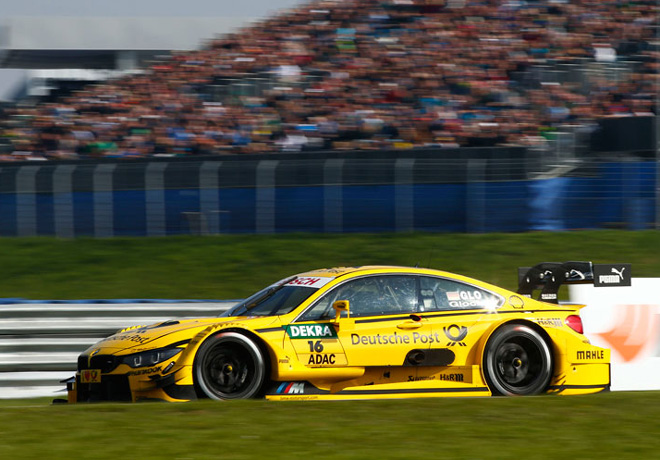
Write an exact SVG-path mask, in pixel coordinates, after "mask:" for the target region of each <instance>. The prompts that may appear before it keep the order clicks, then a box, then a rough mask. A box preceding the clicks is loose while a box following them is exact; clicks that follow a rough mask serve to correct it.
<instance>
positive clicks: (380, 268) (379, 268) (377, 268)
mask: <svg viewBox="0 0 660 460" xmlns="http://www.w3.org/2000/svg"><path fill="white" fill-rule="evenodd" d="M388 271H392V272H394V273H401V272H407V273H428V272H433V273H436V274H450V273H448V272H442V271H440V270H436V269H432V268H417V267H414V268H413V267H401V266H396V265H363V266H360V267H334V268H321V269H318V270H312V271H309V272H305V273H299V274H298V275H297V276H299V277H302V276H304V277H307V276H324V277H333V278H337V277H339V276H343V275H347V274H349V273H364V272H380V273H383V272H385V273H387V272H388ZM450 275H453V274H450Z"/></svg>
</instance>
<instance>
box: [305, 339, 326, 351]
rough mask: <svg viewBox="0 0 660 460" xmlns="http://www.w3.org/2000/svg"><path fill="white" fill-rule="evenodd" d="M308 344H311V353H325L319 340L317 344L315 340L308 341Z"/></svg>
mask: <svg viewBox="0 0 660 460" xmlns="http://www.w3.org/2000/svg"><path fill="white" fill-rule="evenodd" d="M307 343H308V344H309V351H310V352H312V351H315V352H317V353H321V352H322V351H323V344H322V343H321V341H320V340H317V341H316V342H314V341H313V340H308V341H307Z"/></svg>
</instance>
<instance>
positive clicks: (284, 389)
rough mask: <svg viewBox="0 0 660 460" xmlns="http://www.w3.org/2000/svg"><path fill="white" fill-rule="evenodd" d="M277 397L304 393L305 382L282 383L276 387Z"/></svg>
mask: <svg viewBox="0 0 660 460" xmlns="http://www.w3.org/2000/svg"><path fill="white" fill-rule="evenodd" d="M276 393H277V394H278V395H296V394H303V393H305V382H284V383H282V384H281V385H280V386H279V387H277V391H276Z"/></svg>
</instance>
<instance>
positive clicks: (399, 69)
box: [3, 0, 660, 160]
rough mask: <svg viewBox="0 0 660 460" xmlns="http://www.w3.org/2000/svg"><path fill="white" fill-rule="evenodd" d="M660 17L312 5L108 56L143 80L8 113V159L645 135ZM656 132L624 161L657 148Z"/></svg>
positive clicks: (541, 3)
mask: <svg viewBox="0 0 660 460" xmlns="http://www.w3.org/2000/svg"><path fill="white" fill-rule="evenodd" d="M656 8H657V6H656V2H655V0H653V1H651V0H639V1H633V2H618V1H612V0H608V1H603V0H599V1H596V0H578V1H572V2H564V1H550V0H538V1H534V0H529V1H526V2H513V1H486V0H453V1H444V0H424V1H422V0H406V1H401V0H385V1H381V0H361V1H357V0H349V1H342V2H338V1H331V0H317V1H314V2H310V3H307V4H304V5H303V6H300V7H298V8H295V9H292V10H289V11H287V12H284V13H282V14H279V15H276V16H273V17H270V18H268V19H266V20H264V21H262V22H260V23H256V24H255V25H253V26H252V27H249V28H246V29H243V30H241V31H240V32H239V33H237V34H234V35H228V36H224V37H222V38H215V39H213V40H211V41H209V42H207V44H206V45H205V46H204V47H202V48H201V49H198V50H195V51H189V52H176V53H174V54H173V55H171V56H169V57H168V58H167V59H164V60H162V61H161V62H157V63H148V62H146V60H144V59H142V58H141V54H139V53H138V52H137V51H138V50H137V49H133V50H130V51H129V50H127V49H123V50H121V51H118V50H119V47H118V46H114V47H113V48H114V52H113V54H112V56H113V57H112V58H108V59H107V61H108V62H110V61H112V62H114V63H115V69H117V68H119V70H126V69H128V68H130V69H133V68H135V66H136V65H140V64H145V63H146V64H147V66H146V67H141V68H142V72H140V73H131V74H129V75H126V76H124V77H121V78H119V79H113V80H109V81H107V82H105V83H103V84H97V85H94V86H89V87H85V89H84V90H80V91H77V92H73V93H70V94H69V93H65V94H59V95H58V97H56V98H52V97H51V98H50V99H49V100H46V101H42V102H41V103H38V104H36V105H34V106H25V105H23V106H20V107H17V108H15V109H11V110H8V112H7V116H6V118H5V126H6V137H9V138H10V139H11V142H12V144H11V145H12V149H13V151H12V152H11V153H8V154H7V155H5V156H4V157H3V159H5V160H11V159H15V158H22V159H24V158H25V159H29V158H35V159H58V158H136V157H138V158H139V157H150V156H154V155H157V156H189V155H216V154H226V153H264V152H273V151H289V152H291V151H293V152H295V151H302V150H319V149H323V150H327V149H333V150H373V149H391V148H394V149H407V148H416V147H436V148H446V147H457V146H461V147H471V146H480V147H483V146H502V145H505V146H510V145H522V146H528V147H534V146H538V145H543V144H545V143H547V142H548V141H549V140H553V139H555V138H556V135H557V133H558V132H565V131H567V130H572V131H573V132H576V131H577V132H579V131H581V130H582V131H583V132H584V131H585V128H586V131H589V130H592V131H593V130H594V129H596V127H597V126H598V125H597V124H598V123H600V121H601V120H603V119H611V118H614V117H616V118H621V117H626V118H635V119H646V120H651V118H650V117H652V116H653V115H654V113H655V94H656V93H657V88H656V87H655V86H654V83H655V77H654V73H653V72H654V68H655V66H656V62H657V60H658V56H659V52H660V47H659V46H658V42H657V41H656V31H657V24H656V21H655V18H656V15H657V10H656ZM98 29H99V31H102V28H100V27H99V28H98ZM171 30H177V31H180V30H182V29H181V28H179V27H178V26H177V27H174V28H173V29H168V32H169V31H171ZM216 32H221V30H216ZM99 33H101V32H99ZM213 36H214V34H212V33H209V35H208V37H209V38H213ZM127 39H128V40H131V41H132V43H136V42H135V40H134V39H135V36H133V37H132V38H131V36H130V34H128V35H127ZM133 47H134V48H142V47H136V46H135V45H133ZM147 48H148V47H147ZM172 49H174V48H172ZM179 49H180V48H179ZM149 51H152V52H154V53H153V54H152V55H150V56H148V59H151V58H153V56H154V54H162V52H163V51H164V50H163V49H158V50H154V49H151V50H149ZM19 56H20V53H18V54H17V55H15V54H14V53H9V55H8V56H6V57H5V62H11V61H12V60H19V59H20V57H19ZM96 58H98V59H101V57H99V56H97V57H95V59H96ZM7 59H8V60H9V61H7ZM122 62H123V63H126V62H128V63H129V65H126V66H122V65H121V63H122ZM77 89H80V88H77ZM628 124H629V125H630V122H628ZM647 125H648V123H646V124H645V121H644V120H643V121H642V123H641V124H640V125H637V124H635V125H634V126H633V131H634V132H636V133H641V134H643V136H642V138H643V139H642V141H641V143H640V142H637V143H633V144H631V145H627V144H626V142H623V143H622V145H621V148H622V149H624V150H625V149H628V150H630V147H634V148H633V149H632V150H640V151H645V150H649V149H653V148H654V146H653V141H654V140H653V136H652V134H649V133H648V132H646V133H644V131H645V126H647ZM617 126H618V125H617ZM617 126H615V127H614V128H615V130H618V131H619V132H623V130H622V128H620V127H617ZM629 128H630V126H629V127H628V129H629Z"/></svg>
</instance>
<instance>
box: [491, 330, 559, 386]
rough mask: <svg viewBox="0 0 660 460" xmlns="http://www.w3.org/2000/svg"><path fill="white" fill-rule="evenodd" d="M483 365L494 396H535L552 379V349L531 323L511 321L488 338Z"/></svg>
mask: <svg viewBox="0 0 660 460" xmlns="http://www.w3.org/2000/svg"><path fill="white" fill-rule="evenodd" d="M483 366H484V371H485V372H484V373H485V376H486V381H487V382H488V386H489V387H490V389H491V392H492V393H493V394H494V395H506V396H516V395H535V394H539V393H542V392H544V391H545V390H546V389H547V388H548V385H549V383H550V379H551V378H552V371H553V359H552V351H551V350H550V346H549V345H548V342H547V341H546V340H545V339H544V338H543V337H542V336H541V334H539V333H538V332H537V331H535V330H534V329H532V328H531V327H530V326H527V325H524V324H507V325H504V326H502V327H500V328H499V329H497V330H496V331H495V332H494V333H493V335H492V336H491V337H490V339H488V343H487V344H486V350H485V353H484V362H483Z"/></svg>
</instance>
